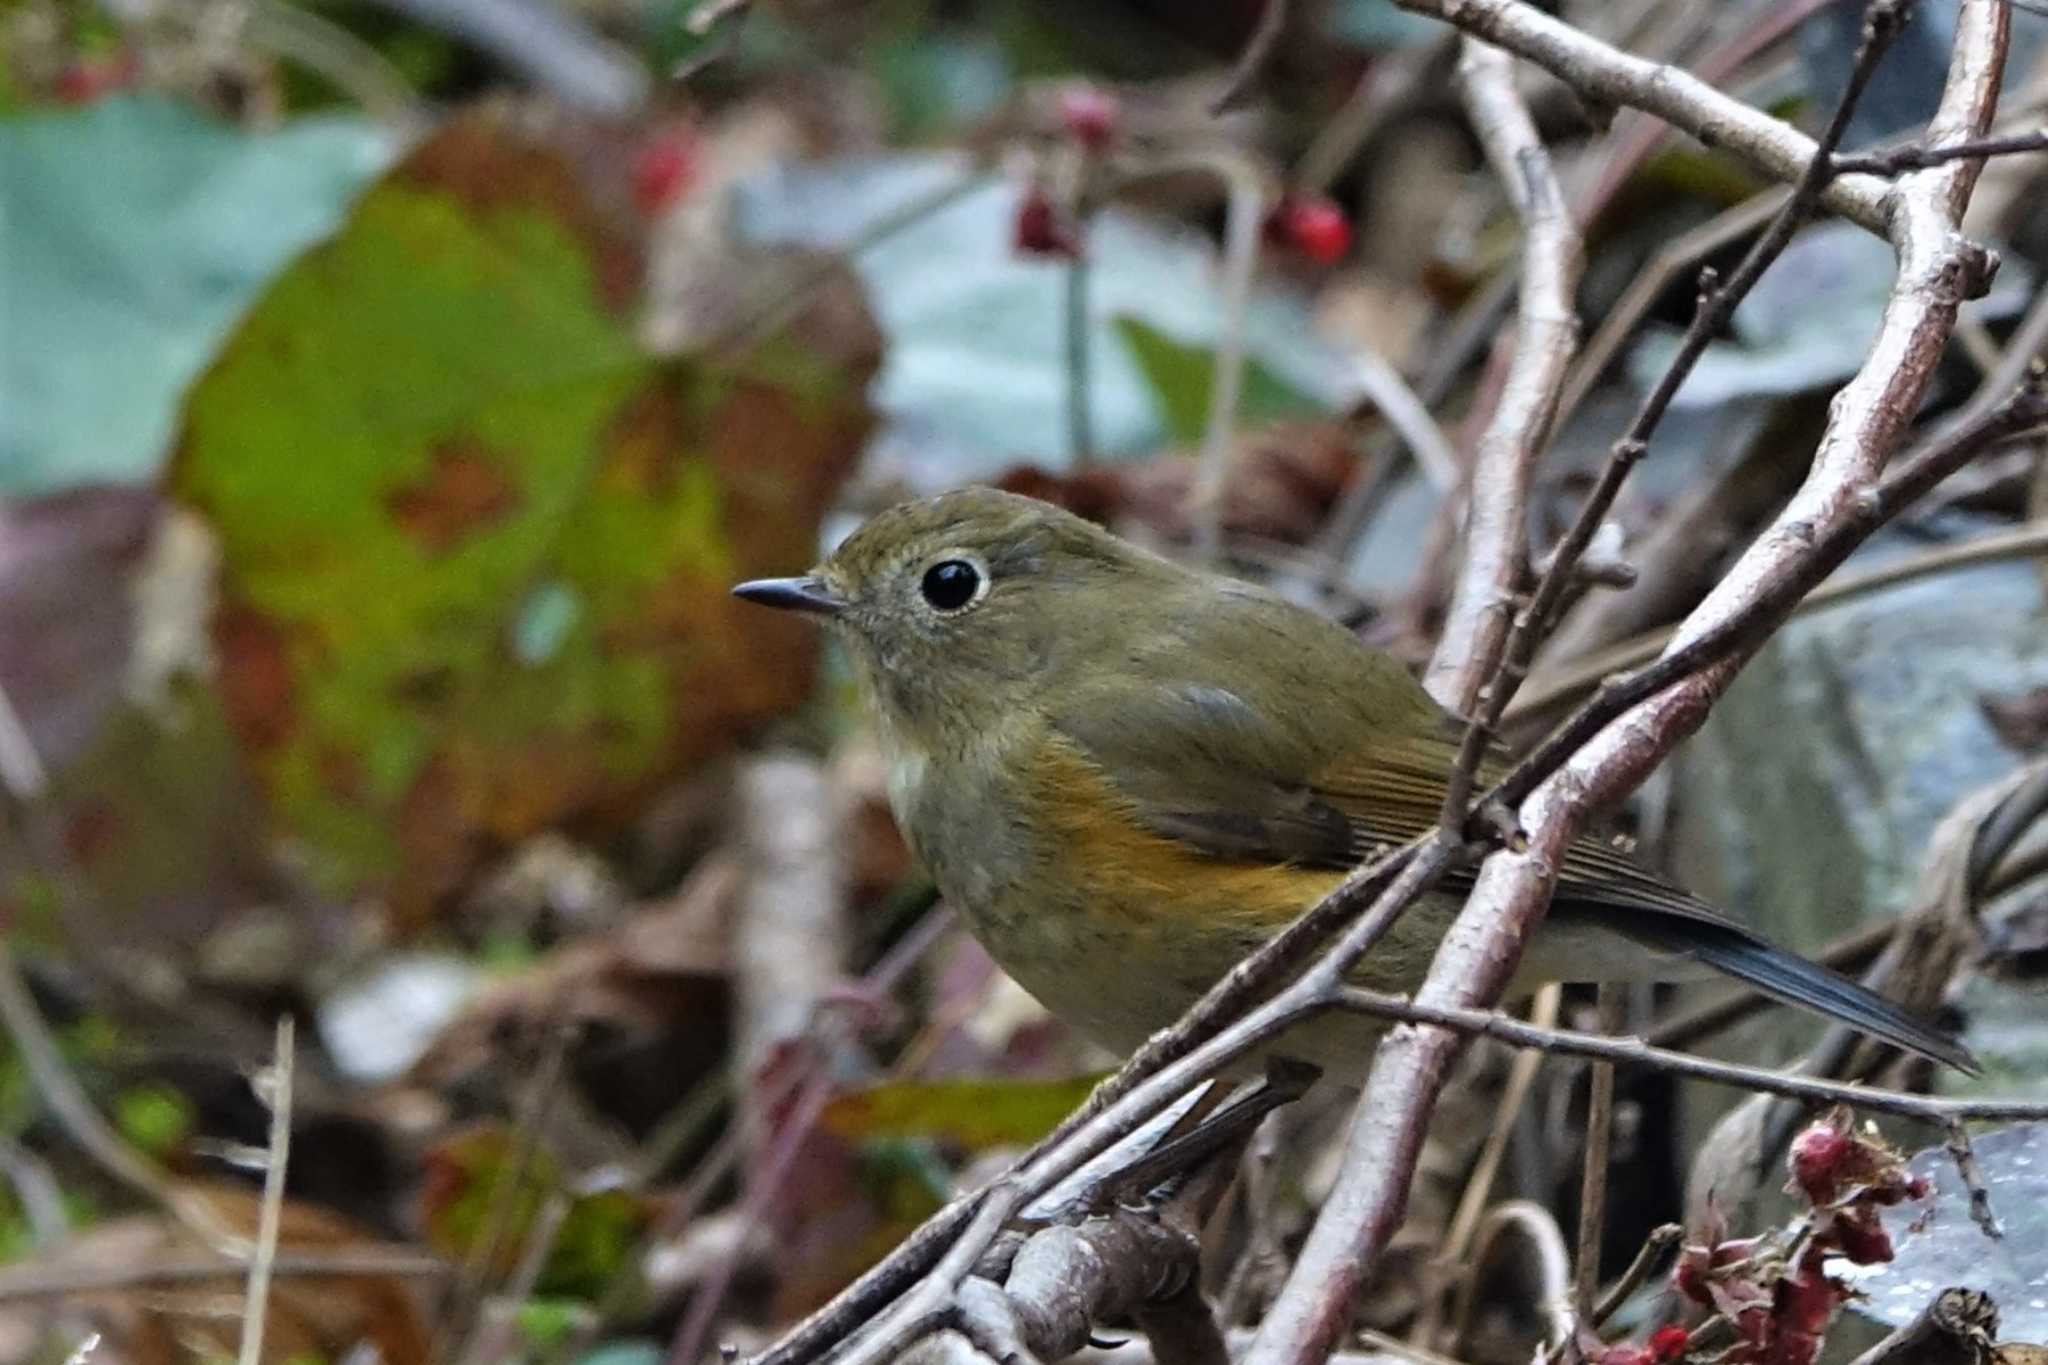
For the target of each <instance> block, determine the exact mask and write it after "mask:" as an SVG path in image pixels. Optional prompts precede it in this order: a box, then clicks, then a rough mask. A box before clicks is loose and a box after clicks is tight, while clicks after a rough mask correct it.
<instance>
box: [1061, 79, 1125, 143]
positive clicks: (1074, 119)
mask: <svg viewBox="0 0 2048 1365" xmlns="http://www.w3.org/2000/svg"><path fill="white" fill-rule="evenodd" d="M1123 120H1124V108H1123V104H1122V103H1121V102H1120V101H1119V100H1118V99H1117V97H1116V96H1115V95H1112V94H1110V93H1109V92H1108V91H1107V90H1104V89H1102V88H1101V87H1099V86H1094V85H1085V84H1075V85H1070V86H1068V87H1067V88H1066V89H1064V90H1062V91H1060V126H1061V127H1063V128H1065V129H1066V130H1067V136H1068V137H1070V138H1072V139H1074V141H1076V142H1078V143H1080V144H1081V145H1082V146H1083V147H1085V148H1087V149H1088V150H1089V151H1091V152H1099V151H1102V150H1103V149H1104V148H1106V147H1108V146H1109V144H1110V143H1111V142H1113V141H1115V139H1116V134H1117V129H1118V128H1120V127H1121V126H1122V124H1123Z"/></svg>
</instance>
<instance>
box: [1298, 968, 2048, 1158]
mask: <svg viewBox="0 0 2048 1365" xmlns="http://www.w3.org/2000/svg"><path fill="white" fill-rule="evenodd" d="M1336 1004H1337V1006H1338V1007H1339V1008H1341V1009H1344V1010H1346V1011H1348V1012H1350V1013H1353V1014H1362V1015H1366V1016H1368V1017H1370V1018H1374V1019H1388V1020H1393V1021H1395V1022H1398V1023H1406V1024H1428V1025H1431V1026H1433V1027H1435V1028H1441V1029H1446V1030H1449V1031H1451V1032H1455V1033H1459V1034H1463V1035H1465V1036H1467V1037H1474V1038H1490V1039H1492V1040H1493V1041H1494V1042H1497V1043H1506V1044H1508V1045H1510V1046H1512V1047H1529V1048H1535V1049H1537V1050H1539V1051H1542V1052H1546V1053H1551V1054H1553V1055H1556V1056H1561V1057H1583V1058H1585V1059H1587V1060H1588V1061H1599V1062H1611V1063H1613V1064H1615V1065H1617V1066H1630V1067H1647V1068H1649V1069H1651V1070H1656V1071H1663V1072H1667V1073H1669V1074H1671V1075H1676V1076H1686V1077H1690V1078H1692V1079H1694V1080H1701V1081H1711V1082H1713V1083H1714V1084H1716V1085H1728V1086H1734V1087H1735V1088H1737V1089H1740V1090H1749V1091H1753V1092H1757V1093H1761V1094H1766V1095H1779V1096H1783V1097H1784V1098H1786V1099H1794V1100H1800V1101H1802V1102H1804V1103H1807V1104H1813V1105H1823V1104H1847V1105H1852V1106H1854V1107H1856V1108H1858V1109H1863V1110H1867V1111H1869V1112H1872V1113H1878V1114H1891V1115H1893V1116H1895V1117H1898V1118H1904V1119H1918V1120H1920V1121H1921V1122H1923V1123H1930V1124H1936V1125H1941V1126H1944V1127H1945V1126H1946V1125H1947V1124H1948V1123H1949V1122H1950V1121H1951V1120H1956V1121H1966V1120H1967V1121H1983V1122H1991V1121H1996V1122H2000V1123H2024V1122H2032V1121H2033V1120H2036V1119H2041V1118H2048V1100H1980V1099H1951V1098H1947V1097H1944V1096H1939V1095H1916V1094H1914V1093H1912V1092H1911V1091H1906V1090H1884V1089H1879V1088H1878V1087H1875V1086H1865V1085H1854V1084H1851V1083H1849V1082H1846V1081H1831V1080H1826V1079H1823V1078H1821V1077H1818V1076H1805V1075H1800V1074H1798V1073H1796V1072H1789V1071H1778V1070H1774V1069H1772V1068H1769V1067H1760V1066H1744V1065H1742V1064H1741V1063H1740V1062H1724V1061H1719V1060H1716V1059H1714V1058H1711V1057H1699V1056H1695V1055H1693V1054H1692V1053H1689V1052H1674V1051H1672V1050H1670V1049H1669V1048H1659V1047H1651V1046H1650V1045H1649V1044H1648V1043H1646V1042H1644V1041H1643V1040H1642V1039H1640V1038H1628V1037H1614V1036H1611V1035H1608V1034H1604V1033H1582V1032H1578V1031H1576V1030H1572V1029H1546V1028H1539V1027H1538V1026H1537V1025H1535V1024H1531V1023H1529V1022H1527V1021H1526V1020H1522V1019H1517V1018H1515V1017H1514V1016H1512V1015H1507V1014H1501V1013H1499V1012H1498V1011H1495V1010H1486V1009H1476V1008H1472V1007H1468V1006H1456V1005H1433V1004H1428V1003H1425V1002H1424V1001H1423V1000H1421V999H1420V997H1418V998H1416V999H1412V1000H1411V999H1408V998H1406V997H1403V996H1398V995H1383V994H1380V993H1379V992H1376V991H1368V990H1363V989H1360V988H1356V987H1346V988H1343V989H1342V990H1341V991H1340V992H1339V994H1338V996H1337V998H1336Z"/></svg>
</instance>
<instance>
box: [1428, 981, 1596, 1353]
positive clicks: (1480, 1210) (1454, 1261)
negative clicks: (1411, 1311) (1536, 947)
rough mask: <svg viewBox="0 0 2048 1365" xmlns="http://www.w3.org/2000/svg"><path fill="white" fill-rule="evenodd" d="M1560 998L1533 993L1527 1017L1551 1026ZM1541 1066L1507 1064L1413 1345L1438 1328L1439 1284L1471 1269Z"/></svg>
mask: <svg viewBox="0 0 2048 1365" xmlns="http://www.w3.org/2000/svg"><path fill="white" fill-rule="evenodd" d="M1563 1001H1564V987H1563V986H1561V985H1559V984H1557V983H1556V982H1551V983H1550V984H1549V985H1546V986H1545V987H1544V988H1543V989H1542V990H1540V991H1538V992H1537V993H1536V999H1535V1002H1534V1004H1533V1005H1532V1006H1531V1007H1530V1010H1529V1018H1530V1019H1531V1021H1533V1022H1534V1023H1535V1024H1536V1025H1537V1026H1538V1027H1541V1028H1550V1027H1552V1026H1554V1025H1555V1024H1556V1023H1557V1015H1558V1010H1559V1008H1560V1006H1561V1005H1562V1004H1563ZM1542 1065H1543V1057H1542V1055H1541V1054H1540V1053H1537V1052H1518V1053H1516V1054H1515V1057H1514V1060H1513V1062H1511V1063H1510V1064H1509V1067H1508V1078H1507V1083H1506V1084H1505V1085H1503V1086H1501V1089H1500V1098H1499V1099H1498V1100H1497V1101H1496V1102H1495V1104H1494V1110H1493V1126H1492V1128H1491V1129H1490V1130H1489V1131H1488V1132H1487V1135H1486V1143H1485V1145H1484V1146H1483V1147H1481V1148H1480V1151H1479V1159H1478V1160H1477V1161H1475V1162H1473V1163H1472V1174H1471V1175H1470V1176H1469V1177H1468V1178H1467V1179H1466V1181H1465V1189H1464V1192H1463V1193H1462V1194H1461V1195H1459V1196H1458V1207H1457V1210H1456V1212H1454V1213H1453V1214H1452V1215H1451V1221H1450V1225H1449V1227H1448V1229H1447V1230H1446V1231H1445V1233H1444V1239H1443V1249H1442V1250H1441V1251H1440V1252H1438V1253H1437V1254H1436V1255H1435V1256H1433V1257H1431V1258H1430V1261H1429V1264H1428V1265H1427V1266H1426V1267H1425V1268H1424V1275H1425V1276H1426V1277H1428V1278H1427V1279H1426V1280H1425V1283H1426V1285H1427V1286H1428V1287H1427V1288H1426V1289H1425V1291H1424V1297H1423V1305H1422V1311H1421V1313H1419V1314H1417V1316H1416V1323H1415V1327H1414V1329H1413V1330H1411V1331H1410V1332H1409V1334H1408V1339H1409V1341H1410V1342H1411V1343H1413V1344H1415V1345H1420V1346H1430V1345H1434V1344H1435V1342H1436V1338H1437V1332H1438V1329H1439V1328H1440V1327H1441V1326H1442V1317H1443V1302H1444V1295H1443V1285H1444V1284H1445V1283H1448V1282H1450V1280H1451V1279H1452V1277H1453V1276H1458V1277H1463V1276H1467V1275H1469V1274H1470V1273H1471V1257H1470V1256H1469V1255H1467V1252H1468V1251H1469V1249H1470V1248H1471V1245H1472V1238H1473V1235H1474V1234H1475V1233H1476V1232H1477V1231H1478V1229H1479V1223H1480V1220H1481V1219H1482V1218H1483V1217H1484V1216H1485V1213H1486V1208H1487V1205H1488V1204H1490V1203H1491V1202H1492V1199H1493V1182H1494V1180H1495V1179H1496V1177H1498V1175H1499V1174H1500V1165H1501V1162H1502V1160H1503V1159H1505V1158H1506V1156H1507V1151H1508V1140H1509V1138H1510V1137H1511V1136H1512V1135H1513V1133H1514V1128H1515V1122H1516V1120H1517V1119H1518V1118H1519V1117H1520V1116H1521V1112H1522V1106H1523V1105H1524V1104H1525V1103H1527V1102H1528V1098H1529V1087H1530V1086H1531V1085H1532V1084H1534V1083H1535V1080H1536V1073H1537V1071H1538V1070H1539V1069H1540V1068H1541V1067H1542Z"/></svg>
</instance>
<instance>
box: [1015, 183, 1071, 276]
mask: <svg viewBox="0 0 2048 1365" xmlns="http://www.w3.org/2000/svg"><path fill="white" fill-rule="evenodd" d="M1014 239H1015V243H1016V247H1017V250H1019V251H1021V252H1023V253H1024V254H1025V255H1027V256H1064V257H1066V258H1068V259H1070V260H1071V259H1072V258H1073V257H1076V256H1078V255H1080V254H1081V243H1080V241H1079V240H1078V239H1077V238H1076V237H1075V236H1074V231H1073V229H1072V228H1071V227H1070V226H1068V224H1067V222H1066V219H1065V217H1064V216H1063V215H1062V214H1061V213H1060V211H1059V209H1057V208H1056V207H1054V206H1053V202H1052V200H1050V199H1048V198H1046V197H1045V193H1044V191H1042V190H1036V189H1034V190H1032V191H1031V192H1030V193H1029V194H1027V195H1025V196H1024V201H1023V202H1022V203H1020V204H1018V205H1017V222H1016V227H1015V230H1014Z"/></svg>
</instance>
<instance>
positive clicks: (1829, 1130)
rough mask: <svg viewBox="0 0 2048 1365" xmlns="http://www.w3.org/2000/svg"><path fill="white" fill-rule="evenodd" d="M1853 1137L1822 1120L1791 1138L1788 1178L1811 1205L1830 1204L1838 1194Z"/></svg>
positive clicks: (1852, 1144)
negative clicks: (1790, 1178)
mask: <svg viewBox="0 0 2048 1365" xmlns="http://www.w3.org/2000/svg"><path fill="white" fill-rule="evenodd" d="M1852 1146H1854V1139H1853V1138H1851V1137H1850V1136H1849V1135H1848V1134H1847V1133H1845V1132H1843V1131H1842V1130H1841V1129H1840V1128H1837V1127H1836V1126H1835V1125H1834V1124H1832V1123H1829V1122H1828V1121H1827V1120H1825V1119H1823V1120H1821V1121H1820V1122H1819V1123H1815V1124H1811V1125H1809V1126H1808V1127H1807V1128H1805V1129H1804V1130H1803V1131H1801V1132H1800V1134H1799V1136H1798V1137H1795V1138H1793V1139H1792V1155H1791V1165H1792V1179H1793V1180H1794V1181H1795V1182H1797V1183H1798V1185H1799V1188H1800V1189H1801V1190H1803V1191H1805V1192H1806V1197H1807V1198H1808V1199H1811V1200H1812V1201H1813V1202H1814V1203H1815V1204H1831V1203H1833V1202H1834V1201H1835V1200H1836V1199H1837V1198H1839V1197H1840V1196H1841V1192H1842V1177H1843V1175H1844V1174H1846V1172H1845V1170H1844V1167H1845V1166H1846V1165H1847V1164H1848V1161H1849V1155H1850V1149H1851V1147H1852Z"/></svg>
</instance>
